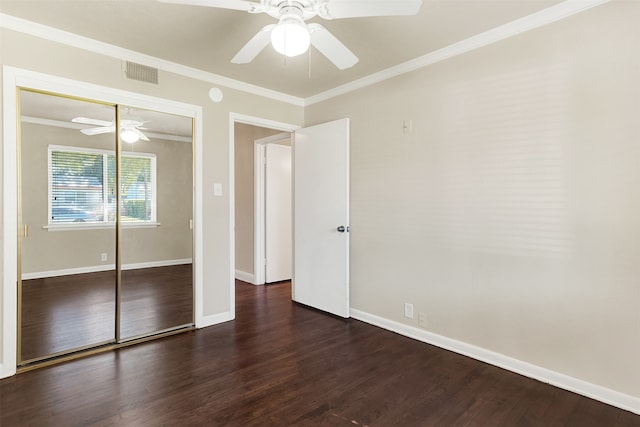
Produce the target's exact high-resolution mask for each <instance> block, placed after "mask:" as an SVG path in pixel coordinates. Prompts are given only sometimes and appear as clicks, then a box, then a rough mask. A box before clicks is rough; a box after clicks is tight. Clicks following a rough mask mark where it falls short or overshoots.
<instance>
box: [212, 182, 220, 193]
mask: <svg viewBox="0 0 640 427" xmlns="http://www.w3.org/2000/svg"><path fill="white" fill-rule="evenodd" d="M213 195H214V196H222V184H220V183H219V182H215V183H214V184H213Z"/></svg>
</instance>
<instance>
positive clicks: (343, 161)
mask: <svg viewBox="0 0 640 427" xmlns="http://www.w3.org/2000/svg"><path fill="white" fill-rule="evenodd" d="M293 187H294V190H293V204H294V209H293V212H294V271H293V280H292V298H293V300H294V301H296V302H299V303H301V304H304V305H308V306H311V307H314V308H317V309H320V310H323V311H326V312H329V313H332V314H335V315H337V316H341V317H345V318H347V317H349V119H341V120H336V121H333V122H329V123H323V124H320V125H316V126H312V127H308V128H303V129H298V130H296V131H295V138H294V143H293ZM340 227H342V229H343V231H342V232H341V231H339V230H338V229H339V228H340Z"/></svg>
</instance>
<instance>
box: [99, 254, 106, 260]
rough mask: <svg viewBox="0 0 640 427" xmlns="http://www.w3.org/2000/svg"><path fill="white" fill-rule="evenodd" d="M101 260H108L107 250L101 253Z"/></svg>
mask: <svg viewBox="0 0 640 427" xmlns="http://www.w3.org/2000/svg"><path fill="white" fill-rule="evenodd" d="M100 260H101V261H106V260H107V253H106V252H103V253H101V254H100Z"/></svg>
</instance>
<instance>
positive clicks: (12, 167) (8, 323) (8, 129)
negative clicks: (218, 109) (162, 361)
mask: <svg viewBox="0 0 640 427" xmlns="http://www.w3.org/2000/svg"><path fill="white" fill-rule="evenodd" d="M21 89H29V90H34V91H39V92H49V93H52V94H59V95H63V96H69V97H72V98H78V99H88V100H94V101H98V102H102V103H108V104H113V105H118V104H119V105H127V106H131V107H135V108H143V109H150V110H156V111H159V112H163V113H169V114H176V115H181V116H186V117H190V118H191V119H192V120H193V148H192V155H193V186H194V195H193V251H192V253H193V296H194V304H193V311H194V313H193V316H194V320H195V327H196V328H198V327H202V326H205V321H204V320H205V319H204V316H203V310H202V305H203V301H202V297H203V289H202V287H203V274H202V271H203V269H202V247H203V242H202V233H201V230H202V219H203V216H202V155H201V154H202V107H201V106H197V105H192V104H186V103H183V102H178V101H172V100H168V99H162V98H157V97H152V96H148V95H141V94H137V93H135V92H129V91H124V90H120V89H114V88H109V87H105V86H99V85H95V84H90V83H85V82H79V81H75V80H71V79H66V78H61V77H57V76H52V75H47V74H43V73H38V72H34V71H29V70H23V69H19V68H14V67H10V66H4V68H3V101H4V102H3V116H4V119H5V120H4V129H3V187H4V188H3V220H4V224H3V230H4V236H3V240H4V242H3V243H4V245H3V260H2V262H3V265H2V267H3V268H2V270H3V286H2V288H1V289H0V301H1V302H2V319H0V320H1V325H2V343H0V345H1V346H0V348H1V352H2V354H1V355H2V359H1V360H0V378H4V377H8V376H11V375H14V374H15V373H16V370H17V346H18V331H17V329H18V315H19V313H18V309H19V307H18V304H17V281H18V265H19V264H18V262H19V259H18V256H19V253H18V241H19V240H18V219H19V217H18V206H19V205H18V200H19V199H18V196H19V195H18V190H19V189H18V185H17V184H18V182H19V180H18V178H19V177H18V173H19V167H18V165H17V159H18V157H17V156H18V137H19V119H20V112H19V108H18V102H17V101H18V92H19V91H20V90H21ZM116 228H117V227H116Z"/></svg>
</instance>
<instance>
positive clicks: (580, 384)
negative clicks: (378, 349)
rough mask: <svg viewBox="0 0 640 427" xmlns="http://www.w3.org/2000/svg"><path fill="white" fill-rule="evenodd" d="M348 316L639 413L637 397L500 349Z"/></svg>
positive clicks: (366, 315)
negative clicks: (489, 348) (506, 354)
mask: <svg viewBox="0 0 640 427" xmlns="http://www.w3.org/2000/svg"><path fill="white" fill-rule="evenodd" d="M351 317H353V318H354V319H357V320H361V321H363V322H366V323H369V324H371V325H374V326H378V327H380V328H383V329H386V330H389V331H392V332H396V333H398V334H400V335H404V336H406V337H409V338H413V339H415V340H418V341H422V342H425V343H427V344H431V345H435V346H437V347H440V348H443V349H446V350H450V351H453V352H455V353H459V354H462V355H465V356H468V357H471V358H473V359H476V360H479V361H481V362H485V363H489V364H491V365H494V366H497V367H499V368H503V369H506V370H508V371H512V372H515V373H517V374H520V375H524V376H526V377H529V378H533V379H536V380H538V381H541V382H543V383H547V384H551V385H553V386H556V387H559V388H562V389H565V390H569V391H571V392H574V393H577V394H581V395H583V396H586V397H589V398H591V399H595V400H599V401H601V402H603V403H606V404H608V405H612V406H616V407H618V408H620V409H624V410H626V411H630V412H633V413H636V414H640V398H638V397H634V396H630V395H628V394H624V393H620V392H618V391H615V390H611V389H609V388H606V387H602V386H599V385H597V384H592V383H589V382H586V381H583V380H579V379H577V378H573V377H571V376H569V375H565V374H562V373H559V372H555V371H552V370H549V369H546V368H542V367H540V366H536V365H533V364H531V363H527V362H523V361H521V360H518V359H514V358H512V357H509V356H505V355H503V354H500V353H495V352H493V351H490V350H487V349H484V348H482V347H477V346H475V345H472V344H467V343H465V342H462V341H458V340H454V339H451V338H447V337H445V336H442V335H438V334H434V333H432V332H428V331H425V330H424V329H419V328H416V327H413V326H408V325H405V324H402V323H399V322H395V321H393V320H389V319H385V318H383V317H379V316H376V315H374V314H370V313H367V312H364V311H360V310H356V309H353V308H352V309H351Z"/></svg>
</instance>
